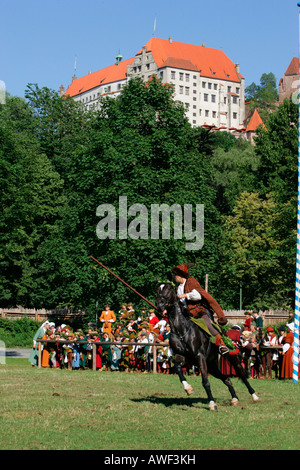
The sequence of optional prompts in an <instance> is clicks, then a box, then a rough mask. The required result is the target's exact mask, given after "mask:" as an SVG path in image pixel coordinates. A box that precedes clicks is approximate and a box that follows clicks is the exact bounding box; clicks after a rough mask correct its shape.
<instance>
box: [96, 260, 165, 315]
mask: <svg viewBox="0 0 300 470" xmlns="http://www.w3.org/2000/svg"><path fill="white" fill-rule="evenodd" d="M91 258H92V259H93V260H94V261H95V262H96V263H98V264H100V266H102V268H104V269H106V271H108V272H109V273H110V274H112V275H113V276H115V277H116V278H117V279H118V280H119V281H121V282H122V283H123V284H124V285H125V286H126V287H128V288H129V289H131V290H132V291H133V292H134V293H135V294H137V295H139V296H140V297H141V298H142V299H143V300H145V302H147V303H148V304H149V305H151V307H153V308H155V310H157V307H156V305H154V304H153V303H152V302H150V300H148V299H146V297H144V296H143V295H142V294H140V293H139V292H138V291H136V290H135V289H134V288H133V287H131V286H130V285H129V284H127V282H125V281H123V279H121V278H120V277H119V276H117V275H116V274H115V273H113V272H112V271H111V270H110V269H108V268H107V267H106V266H104V264H102V263H100V261H98V260H97V259H96V258H94V257H93V256H91Z"/></svg>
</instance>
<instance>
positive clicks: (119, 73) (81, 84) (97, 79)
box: [66, 58, 134, 96]
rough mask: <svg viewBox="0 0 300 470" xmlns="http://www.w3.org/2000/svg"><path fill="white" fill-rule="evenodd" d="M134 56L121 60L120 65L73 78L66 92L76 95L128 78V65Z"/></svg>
mask: <svg viewBox="0 0 300 470" xmlns="http://www.w3.org/2000/svg"><path fill="white" fill-rule="evenodd" d="M133 59H134V58H131V59H127V60H123V61H121V62H120V63H119V64H118V65H116V64H114V65H110V66H109V67H106V68H104V69H102V70H98V71H97V72H93V73H90V74H89V75H85V76H84V77H81V78H76V79H75V80H73V82H72V83H71V85H70V86H69V87H68V89H67V91H66V94H67V95H70V96H76V95H78V94H80V93H83V92H85V91H88V90H91V89H93V88H96V87H98V86H100V85H105V84H106V83H112V82H116V81H118V80H122V79H124V80H125V78H126V72H127V65H130V64H132V62H133Z"/></svg>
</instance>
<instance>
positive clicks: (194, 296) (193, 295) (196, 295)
mask: <svg viewBox="0 0 300 470" xmlns="http://www.w3.org/2000/svg"><path fill="white" fill-rule="evenodd" d="M185 283H186V281H184V282H183V283H182V284H179V286H178V288H177V295H181V294H184V286H185ZM186 298H187V299H188V300H201V298H202V297H201V294H200V292H198V291H197V290H196V289H193V290H192V291H191V292H189V293H187V294H186ZM180 300H181V301H183V302H184V301H185V300H186V299H185V298H183V299H180Z"/></svg>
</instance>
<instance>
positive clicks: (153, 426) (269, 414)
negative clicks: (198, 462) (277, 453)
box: [0, 358, 300, 451]
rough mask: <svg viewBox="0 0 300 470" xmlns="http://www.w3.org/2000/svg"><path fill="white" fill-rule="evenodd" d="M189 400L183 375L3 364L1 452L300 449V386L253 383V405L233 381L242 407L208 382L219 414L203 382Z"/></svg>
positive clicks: (0, 379)
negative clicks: (209, 402)
mask: <svg viewBox="0 0 300 470" xmlns="http://www.w3.org/2000/svg"><path fill="white" fill-rule="evenodd" d="M188 381H189V383H191V385H193V387H194V389H195V393H194V394H193V395H192V396H191V397H188V396H186V395H185V392H184V391H183V388H182V386H181V384H180V382H179V379H178V378H177V376H173V375H170V376H168V375H163V374H136V373H134V374H126V373H124V372H123V373H122V372H121V373H118V372H98V371H92V370H87V371H68V370H56V369H37V368H32V367H31V366H30V364H29V362H28V360H27V359H9V358H8V359H6V364H5V365H0V402H1V414H0V423H1V424H0V429H1V440H0V449H1V450H4V449H5V450H12V449H14V450H27V449H28V450H75V449H77V450H106V451H107V450H119V451H122V450H129V451H130V450H131V451H133V450H158V449H159V450H173V451H174V450H186V451H191V450H194V451H195V450H212V449H219V450H255V449H257V450H296V449H297V450H298V449H299V448H300V388H299V387H300V384H294V383H293V382H292V381H278V380H275V379H274V380H273V379H272V380H251V384H252V385H253V386H254V388H255V390H256V393H257V394H258V395H259V397H260V398H261V401H260V402H259V403H254V402H253V401H252V399H251V396H250V395H249V394H248V391H247V390H246V388H245V387H244V386H243V384H242V383H241V382H240V381H239V380H238V379H233V383H234V386H235V388H236V391H237V395H238V397H239V399H240V404H239V406H237V407H231V406H230V396H229V393H228V391H227V388H226V387H225V386H224V385H223V384H222V383H221V382H219V381H217V380H216V379H214V378H212V377H210V382H211V386H212V391H213V393H214V396H215V399H216V402H217V404H218V411H217V412H213V411H209V410H208V406H207V400H206V398H205V392H204V390H203V388H202V384H201V378H200V377H198V376H191V377H189V378H188Z"/></svg>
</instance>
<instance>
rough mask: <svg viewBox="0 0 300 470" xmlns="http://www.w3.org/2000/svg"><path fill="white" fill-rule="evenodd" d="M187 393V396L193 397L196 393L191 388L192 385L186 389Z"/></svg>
mask: <svg viewBox="0 0 300 470" xmlns="http://www.w3.org/2000/svg"><path fill="white" fill-rule="evenodd" d="M185 391H186V393H187V395H192V393H194V389H193V387H191V385H190V386H189V387H187V388H186V389H185Z"/></svg>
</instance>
